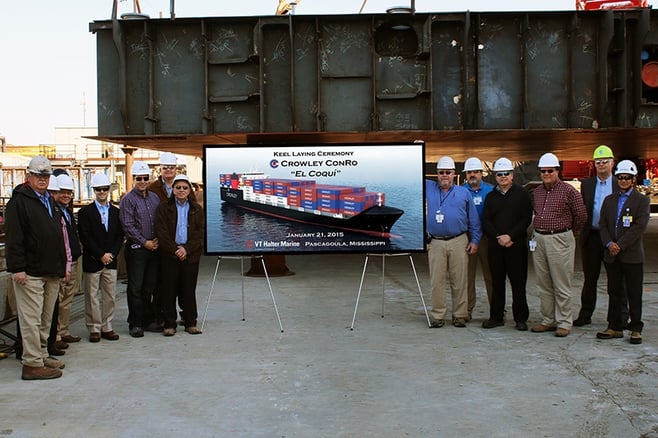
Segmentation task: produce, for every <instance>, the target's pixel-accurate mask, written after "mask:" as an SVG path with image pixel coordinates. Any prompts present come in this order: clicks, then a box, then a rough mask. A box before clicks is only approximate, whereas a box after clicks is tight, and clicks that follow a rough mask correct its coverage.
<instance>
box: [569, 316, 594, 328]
mask: <svg viewBox="0 0 658 438" xmlns="http://www.w3.org/2000/svg"><path fill="white" fill-rule="evenodd" d="M591 323H592V318H585V317H584V316H579V317H578V318H576V319H574V321H573V325H574V326H575V327H582V326H584V325H589V324H591Z"/></svg>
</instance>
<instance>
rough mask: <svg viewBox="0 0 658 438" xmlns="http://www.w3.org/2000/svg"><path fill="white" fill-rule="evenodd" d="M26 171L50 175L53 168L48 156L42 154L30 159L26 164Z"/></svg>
mask: <svg viewBox="0 0 658 438" xmlns="http://www.w3.org/2000/svg"><path fill="white" fill-rule="evenodd" d="M27 171H28V172H30V173H34V174H36V175H50V174H51V173H53V168H52V166H51V165H50V161H49V160H48V158H46V157H44V156H43V155H37V156H36V157H34V158H32V159H31V160H30V163H29V164H28V165H27Z"/></svg>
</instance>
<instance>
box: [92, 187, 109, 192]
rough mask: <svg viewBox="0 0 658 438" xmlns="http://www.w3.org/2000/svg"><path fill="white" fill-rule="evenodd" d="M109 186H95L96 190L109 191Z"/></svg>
mask: <svg viewBox="0 0 658 438" xmlns="http://www.w3.org/2000/svg"><path fill="white" fill-rule="evenodd" d="M109 191H110V188H109V187H94V192H109Z"/></svg>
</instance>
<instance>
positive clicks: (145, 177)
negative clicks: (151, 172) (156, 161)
mask: <svg viewBox="0 0 658 438" xmlns="http://www.w3.org/2000/svg"><path fill="white" fill-rule="evenodd" d="M148 180H149V177H148V176H136V177H135V181H148Z"/></svg>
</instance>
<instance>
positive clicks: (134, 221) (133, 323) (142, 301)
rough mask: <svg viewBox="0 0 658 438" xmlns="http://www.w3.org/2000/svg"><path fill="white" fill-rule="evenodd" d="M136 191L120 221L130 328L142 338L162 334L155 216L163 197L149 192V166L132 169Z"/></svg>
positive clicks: (123, 201) (123, 203) (124, 203)
mask: <svg viewBox="0 0 658 438" xmlns="http://www.w3.org/2000/svg"><path fill="white" fill-rule="evenodd" d="M132 174H133V183H134V188H133V189H132V190H131V191H130V192H128V193H126V194H125V195H124V197H123V198H122V199H121V203H120V204H119V219H120V220H121V226H122V227H123V232H124V233H125V235H126V249H125V254H126V267H127V270H128V287H127V291H126V295H127V296H128V327H129V330H130V332H129V333H130V336H132V337H134V338H141V337H143V336H144V330H148V331H152V332H161V331H162V330H163V329H162V325H160V324H158V323H157V322H156V309H155V308H154V305H153V303H154V302H157V299H155V298H154V295H155V294H156V293H157V291H156V285H157V279H158V255H157V254H156V251H157V249H158V239H157V238H156V236H155V213H156V210H157V208H158V205H159V204H160V198H158V196H157V195H156V194H155V193H153V192H151V191H148V190H147V187H148V185H149V180H150V176H151V170H150V169H149V166H148V164H146V163H145V162H143V161H135V162H134V163H133V166H132Z"/></svg>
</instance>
